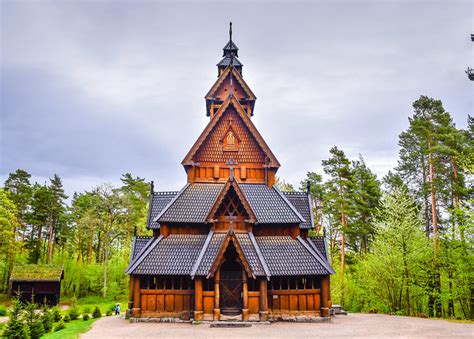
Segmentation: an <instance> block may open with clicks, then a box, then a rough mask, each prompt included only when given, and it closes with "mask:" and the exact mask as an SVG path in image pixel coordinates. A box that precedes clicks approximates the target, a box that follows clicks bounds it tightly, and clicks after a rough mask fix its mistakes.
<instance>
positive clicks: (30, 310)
mask: <svg viewBox="0 0 474 339" xmlns="http://www.w3.org/2000/svg"><path fill="white" fill-rule="evenodd" d="M37 308H38V305H37V304H35V303H28V304H27V305H26V306H25V323H26V326H28V329H29V333H30V337H31V338H32V339H38V338H41V336H42V335H43V334H44V333H45V329H44V325H43V321H42V318H41V315H40V314H39V313H37V312H36V309H37Z"/></svg>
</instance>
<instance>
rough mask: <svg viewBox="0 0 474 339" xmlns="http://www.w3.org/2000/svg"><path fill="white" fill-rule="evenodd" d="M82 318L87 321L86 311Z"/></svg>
mask: <svg viewBox="0 0 474 339" xmlns="http://www.w3.org/2000/svg"><path fill="white" fill-rule="evenodd" d="M82 320H84V321H87V320H89V315H88V314H87V313H86V314H84V315H83V316H82Z"/></svg>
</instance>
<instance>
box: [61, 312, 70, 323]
mask: <svg viewBox="0 0 474 339" xmlns="http://www.w3.org/2000/svg"><path fill="white" fill-rule="evenodd" d="M62 320H63V321H64V322H65V323H68V322H70V321H71V317H70V316H69V314H66V315H64V317H63V319H62Z"/></svg>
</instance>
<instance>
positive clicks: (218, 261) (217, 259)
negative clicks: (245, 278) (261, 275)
mask: <svg viewBox="0 0 474 339" xmlns="http://www.w3.org/2000/svg"><path fill="white" fill-rule="evenodd" d="M231 241H232V242H233V244H234V246H235V250H236V252H237V255H238V256H239V259H240V261H241V262H242V266H243V267H244V270H245V271H246V272H247V274H248V275H249V276H250V277H253V278H254V279H255V274H254V273H253V272H252V269H251V268H250V264H249V262H248V260H247V258H246V257H245V254H244V251H243V250H242V247H241V246H240V243H239V241H238V240H237V237H236V236H235V234H230V233H229V235H228V236H227V238H226V239H225V241H224V242H223V243H222V246H221V248H220V249H219V252H218V253H217V255H216V257H215V259H214V262H213V263H212V266H211V269H210V270H209V274H208V275H207V277H208V278H209V277H213V276H214V273H216V271H217V270H218V269H219V267H220V266H221V264H222V263H223V260H224V255H225V251H226V250H227V247H228V246H229V243H230V242H231Z"/></svg>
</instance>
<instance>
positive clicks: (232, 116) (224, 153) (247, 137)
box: [194, 107, 265, 165]
mask: <svg viewBox="0 0 474 339" xmlns="http://www.w3.org/2000/svg"><path fill="white" fill-rule="evenodd" d="M230 128H232V132H233V138H234V142H237V143H238V147H236V148H237V150H236V151H228V150H225V147H224V140H225V138H226V136H228V133H229V131H230ZM230 159H233V160H236V161H237V162H238V163H258V164H262V165H263V164H264V163H265V154H264V153H263V151H262V150H261V148H260V146H259V145H258V143H257V141H256V140H255V139H254V137H253V136H252V135H251V134H250V132H249V131H248V129H247V127H246V126H245V124H244V123H243V121H242V119H241V118H240V116H239V115H238V113H237V112H235V110H234V108H233V107H229V108H228V109H227V110H226V112H225V113H224V114H223V116H222V117H221V119H220V121H219V123H218V124H217V125H216V126H215V127H214V130H213V131H212V132H211V133H210V134H209V136H208V137H207V139H206V140H205V141H204V142H203V144H202V145H201V147H200V148H199V150H198V152H197V153H196V155H195V157H194V161H195V162H214V163H215V162H218V163H226V162H228V161H229V160H230Z"/></svg>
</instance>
